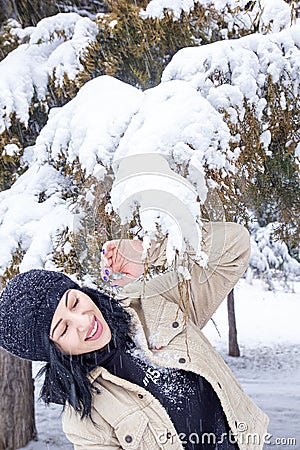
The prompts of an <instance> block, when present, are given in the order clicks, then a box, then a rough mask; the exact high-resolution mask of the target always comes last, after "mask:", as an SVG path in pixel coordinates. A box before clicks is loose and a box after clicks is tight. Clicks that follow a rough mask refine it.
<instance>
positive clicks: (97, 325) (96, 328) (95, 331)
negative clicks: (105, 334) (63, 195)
mask: <svg viewBox="0 0 300 450" xmlns="http://www.w3.org/2000/svg"><path fill="white" fill-rule="evenodd" d="M102 331H103V326H102V323H101V322H99V320H98V319H97V317H96V316H94V317H93V320H92V325H91V328H90V329H89V331H88V333H87V336H86V338H85V341H95V340H96V339H98V338H99V337H100V336H101V334H102Z"/></svg>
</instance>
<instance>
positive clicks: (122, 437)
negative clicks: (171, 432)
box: [115, 411, 161, 450]
mask: <svg viewBox="0 0 300 450" xmlns="http://www.w3.org/2000/svg"><path fill="white" fill-rule="evenodd" d="M115 433H116V436H117V439H118V441H119V443H120V446H121V447H122V449H123V450H149V449H151V450H158V449H160V448H161V447H160V446H159V445H158V443H157V441H156V439H155V436H154V435H153V433H152V431H151V429H150V427H149V418H148V417H147V416H146V415H145V414H144V413H143V412H142V411H135V412H134V413H132V414H129V415H128V416H126V417H124V418H123V419H122V420H121V421H120V422H119V423H118V424H117V425H116V427H115Z"/></svg>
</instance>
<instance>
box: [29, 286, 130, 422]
mask: <svg viewBox="0 0 300 450" xmlns="http://www.w3.org/2000/svg"><path fill="white" fill-rule="evenodd" d="M80 291H82V292H84V293H85V294H87V295H88V296H89V297H90V298H91V299H92V301H93V302H94V303H95V304H96V306H97V307H98V308H99V309H100V311H101V313H102V314H103V317H104V319H105V320H106V322H107V323H108V325H109V327H110V329H111V333H112V339H111V344H108V346H109V345H112V346H115V347H118V348H126V347H127V346H128V345H129V342H130V334H131V330H130V322H131V316H130V314H129V313H128V312H127V311H126V310H125V309H124V308H123V307H122V305H121V304H120V303H119V302H118V301H117V300H116V299H115V298H113V297H109V296H108V295H106V294H104V293H102V292H100V291H98V290H95V289H91V288H87V287H82V288H80ZM105 348H107V347H105ZM104 353H105V352H104V351H103V350H96V351H93V352H90V353H84V354H82V355H73V356H72V355H67V354H64V353H62V352H61V351H60V350H59V349H58V348H57V346H56V345H55V344H54V342H52V341H50V362H48V363H47V364H46V365H45V366H44V367H42V369H41V370H40V371H39V372H38V374H37V376H38V377H40V376H42V375H44V374H45V380H44V384H43V387H42V389H41V392H40V398H42V400H44V402H45V403H47V404H49V403H59V404H62V405H64V406H65V405H66V403H69V404H70V405H71V406H72V407H73V408H74V409H75V411H77V412H79V413H80V414H81V417H82V418H84V417H86V416H88V417H90V418H91V408H92V394H93V392H94V393H100V390H99V389H98V388H96V387H94V386H92V384H91V382H90V380H89V373H90V372H91V371H92V370H93V369H94V368H95V367H98V366H101V363H102V361H103V358H104Z"/></svg>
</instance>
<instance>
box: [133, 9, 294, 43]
mask: <svg viewBox="0 0 300 450" xmlns="http://www.w3.org/2000/svg"><path fill="white" fill-rule="evenodd" d="M196 5H200V6H202V7H204V8H206V9H207V13H208V14H209V11H211V10H214V11H215V12H217V13H218V14H219V15H220V17H222V19H223V21H224V25H225V27H224V30H223V31H224V33H223V34H224V36H225V37H226V35H227V33H228V32H232V31H233V30H234V28H238V29H239V30H251V29H252V31H254V28H255V29H256V30H257V31H259V32H261V33H263V32H269V31H273V32H275V33H276V32H278V31H281V30H282V29H283V28H287V27H289V26H290V25H291V20H292V17H293V13H292V7H291V6H290V5H289V4H288V3H287V2H285V1H284V0H272V1H270V0H254V1H252V2H249V0H238V1H237V0H151V1H150V2H149V3H148V5H147V7H146V9H145V10H142V11H141V16H142V17H143V18H148V17H152V18H159V19H162V18H163V17H164V12H165V11H170V12H172V13H173V14H174V19H175V20H176V19H179V18H180V15H181V14H182V13H186V14H189V13H191V12H192V11H193V9H194V8H195V7H196ZM212 25H213V24H212Z"/></svg>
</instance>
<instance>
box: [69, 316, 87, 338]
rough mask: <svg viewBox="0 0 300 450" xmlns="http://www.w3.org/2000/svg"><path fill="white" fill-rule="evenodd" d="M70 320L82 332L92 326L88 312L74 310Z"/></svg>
mask: <svg viewBox="0 0 300 450" xmlns="http://www.w3.org/2000/svg"><path fill="white" fill-rule="evenodd" d="M70 320H71V323H72V325H73V327H74V328H75V329H76V330H77V331H79V332H80V333H82V332H87V331H88V329H89V327H90V320H89V317H88V315H86V314H80V313H77V312H75V311H74V312H73V313H72V314H71V317H70Z"/></svg>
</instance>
